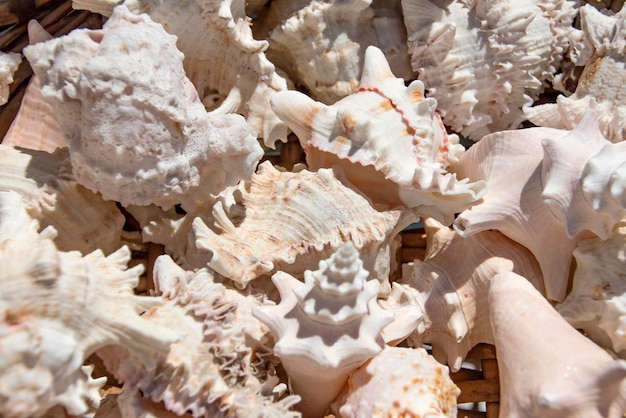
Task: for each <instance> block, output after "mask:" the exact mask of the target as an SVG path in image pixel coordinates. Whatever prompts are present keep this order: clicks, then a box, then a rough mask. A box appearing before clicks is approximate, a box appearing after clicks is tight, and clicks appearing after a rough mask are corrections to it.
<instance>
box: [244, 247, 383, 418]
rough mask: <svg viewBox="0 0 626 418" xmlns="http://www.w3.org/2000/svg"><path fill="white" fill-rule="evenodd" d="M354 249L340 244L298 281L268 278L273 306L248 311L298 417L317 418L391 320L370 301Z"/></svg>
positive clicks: (370, 287) (372, 285)
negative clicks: (275, 293)
mask: <svg viewBox="0 0 626 418" xmlns="http://www.w3.org/2000/svg"><path fill="white" fill-rule="evenodd" d="M368 275H369V273H368V272H367V270H364V269H363V262H362V261H361V260H360V258H359V253H358V251H357V250H356V247H355V246H354V244H352V243H351V242H348V243H346V244H344V245H343V246H342V247H340V248H339V249H338V250H337V251H336V252H335V253H333V255H332V256H331V257H330V258H329V259H328V260H323V261H320V265H319V269H318V270H316V271H310V270H307V271H306V272H305V276H304V277H305V282H304V283H302V282H300V281H299V280H298V279H296V278H294V277H293V276H290V275H288V274H286V273H283V272H278V273H276V274H275V275H274V276H272V281H273V282H274V284H275V285H276V287H277V288H278V290H279V292H280V298H281V302H280V304H279V305H277V306H272V307H261V308H254V309H253V311H252V313H253V314H254V315H255V316H256V317H257V318H259V319H260V320H261V321H263V322H264V323H265V324H266V325H267V326H268V327H269V328H270V330H271V332H272V335H273V336H274V339H275V344H274V353H275V354H276V355H277V356H278V357H279V358H280V360H281V362H282V364H283V366H284V367H285V370H286V371H287V375H288V376H289V381H290V384H291V387H292V388H293V391H294V392H295V393H297V394H299V395H300V396H302V402H301V403H300V404H298V405H296V407H297V408H298V409H299V410H300V411H302V412H303V416H304V417H323V416H324V413H325V412H326V410H327V409H328V407H329V405H330V403H331V401H332V400H333V399H335V397H337V395H338V394H339V392H340V391H341V388H342V387H343V385H344V384H345V382H346V379H347V378H348V374H349V373H350V372H351V371H352V370H354V369H355V368H357V367H359V366H360V365H361V364H363V363H364V362H365V361H367V360H368V359H369V358H371V357H373V356H374V355H376V354H377V353H379V352H380V351H381V350H382V347H383V341H382V338H381V335H380V333H381V331H382V329H383V328H384V327H385V326H386V325H388V324H389V323H391V322H392V321H393V319H394V314H393V312H392V311H385V310H384V309H382V308H381V307H380V306H379V305H378V304H377V302H376V297H377V294H378V287H379V283H378V281H376V280H367V276H368Z"/></svg>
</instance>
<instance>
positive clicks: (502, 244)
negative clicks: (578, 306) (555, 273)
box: [387, 219, 544, 371]
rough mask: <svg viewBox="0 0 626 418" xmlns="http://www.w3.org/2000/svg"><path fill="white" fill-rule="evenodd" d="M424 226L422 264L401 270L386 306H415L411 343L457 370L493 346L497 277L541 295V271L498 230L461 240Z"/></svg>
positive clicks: (438, 227) (432, 223)
mask: <svg viewBox="0 0 626 418" xmlns="http://www.w3.org/2000/svg"><path fill="white" fill-rule="evenodd" d="M423 222H424V226H425V229H426V236H427V243H428V248H427V250H426V256H425V258H424V261H420V260H415V261H413V262H412V263H408V264H405V265H403V266H402V278H401V279H400V280H399V281H398V282H396V283H394V289H392V292H391V296H390V298H389V300H388V302H387V303H388V304H389V305H390V306H391V307H399V306H402V305H404V304H409V305H413V307H414V309H416V310H417V311H418V312H419V313H420V315H419V316H420V323H419V324H418V325H417V327H416V330H415V332H414V333H413V334H412V335H411V336H409V344H410V345H412V346H415V347H419V346H421V345H422V344H423V343H428V344H430V345H431V346H432V348H433V355H434V356H435V357H436V358H437V359H438V360H439V361H441V362H442V363H444V364H449V365H450V368H451V369H452V370H454V371H457V370H459V369H460V368H461V365H462V363H463V360H464V359H465V356H466V355H467V353H468V352H469V351H470V349H472V347H474V346H475V345H477V344H478V343H489V344H493V336H492V335H491V328H490V326H489V304H488V303H487V297H488V290H489V283H490V282H491V280H492V279H493V277H494V276H495V275H496V274H498V273H499V272H502V271H515V272H516V273H518V274H523V275H524V276H525V277H527V278H528V280H530V281H531V282H532V283H533V285H534V286H535V287H536V288H537V289H539V290H540V291H542V292H543V290H544V289H543V280H542V277H541V271H540V270H539V266H538V264H537V262H536V261H535V259H534V257H533V256H532V254H531V253H530V252H529V251H528V250H526V249H525V248H524V247H522V246H521V245H519V244H517V243H515V242H513V241H512V240H510V239H508V238H507V237H505V236H504V235H502V234H501V233H500V232H498V231H483V232H480V233H477V234H474V235H471V236H468V237H467V238H462V237H461V236H459V235H458V234H457V233H456V232H455V231H454V230H452V229H450V228H448V227H445V226H443V225H441V224H440V223H438V222H437V221H435V220H433V219H424V221H423ZM404 292H409V293H410V294H411V295H410V296H407V295H404V294H403V293H404ZM406 297H408V298H409V299H408V301H403V300H402V298H406Z"/></svg>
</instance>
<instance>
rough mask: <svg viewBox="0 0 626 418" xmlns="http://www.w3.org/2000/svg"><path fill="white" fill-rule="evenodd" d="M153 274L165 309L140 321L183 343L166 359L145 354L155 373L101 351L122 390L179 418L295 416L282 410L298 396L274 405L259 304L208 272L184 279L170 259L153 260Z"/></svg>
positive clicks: (155, 310) (119, 355) (137, 360)
mask: <svg viewBox="0 0 626 418" xmlns="http://www.w3.org/2000/svg"><path fill="white" fill-rule="evenodd" d="M154 272H155V286H156V287H157V289H158V290H159V292H162V294H163V298H164V299H165V302H164V303H163V304H162V305H160V306H158V307H155V308H153V309H152V310H150V311H148V312H147V313H146V314H144V316H143V319H144V320H145V321H146V322H148V323H150V324H151V325H153V326H159V327H164V328H168V329H172V330H174V329H175V330H177V332H179V333H181V334H182V338H181V339H180V340H179V341H177V342H175V343H174V344H172V345H171V347H170V350H169V352H165V353H163V352H161V353H156V352H155V353H151V354H150V355H151V356H154V359H155V363H156V366H155V367H153V368H148V367H145V366H144V364H143V363H144V359H142V358H141V357H138V356H134V355H132V354H131V355H129V354H128V353H124V352H122V351H120V350H119V349H109V348H108V347H105V348H103V349H101V350H99V351H98V355H99V356H100V357H101V358H102V359H103V361H104V363H105V365H106V367H107V369H108V370H110V371H111V372H112V373H113V374H114V376H115V377H116V379H118V381H121V382H123V383H124V391H129V393H135V392H136V391H137V390H140V391H141V393H142V394H143V396H144V397H146V398H148V399H150V400H152V401H154V402H163V404H164V406H165V408H166V409H167V410H168V411H172V412H174V413H176V414H178V415H182V414H183V413H185V412H186V411H189V412H191V415H192V416H194V417H227V416H228V417H244V416H245V417H268V418H269V417H276V418H277V417H295V416H297V413H295V412H293V411H289V410H288V409H289V407H290V406H291V404H293V403H294V402H296V401H297V400H298V398H297V397H293V396H287V397H285V398H283V399H282V400H281V401H275V400H274V396H275V395H276V394H275V393H274V390H273V389H274V388H275V387H276V386H277V385H278V384H279V381H278V378H277V377H276V376H274V375H273V373H274V371H273V368H272V365H271V364H270V362H269V361H268V354H269V352H268V351H269V349H268V348H266V345H267V344H268V342H269V341H266V340H267V339H268V337H269V335H268V331H267V328H265V326H263V324H262V323H261V322H260V321H258V320H257V319H256V318H254V317H253V316H252V314H251V310H252V308H253V307H254V306H261V305H262V304H263V302H262V300H261V299H260V298H258V297H256V296H254V295H250V294H248V295H246V294H242V293H239V292H238V291H236V290H234V289H232V288H229V287H227V286H225V285H223V284H220V283H218V282H217V281H216V280H215V277H214V275H213V274H212V273H211V272H210V271H207V270H206V269H205V270H200V271H198V272H195V273H194V272H186V271H184V270H182V269H181V268H180V267H178V266H176V265H175V264H174V262H173V261H172V260H171V258H169V257H168V256H161V257H159V258H158V259H157V261H156V263H155V268H154ZM276 396H277V395H276Z"/></svg>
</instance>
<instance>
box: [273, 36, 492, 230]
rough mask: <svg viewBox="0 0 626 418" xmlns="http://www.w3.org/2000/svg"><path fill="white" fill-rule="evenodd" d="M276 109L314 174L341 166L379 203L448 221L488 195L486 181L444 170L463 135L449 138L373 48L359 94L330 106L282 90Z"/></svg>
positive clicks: (416, 92)
mask: <svg viewBox="0 0 626 418" xmlns="http://www.w3.org/2000/svg"><path fill="white" fill-rule="evenodd" d="M271 104H272V107H273V108H274V110H275V111H276V113H277V114H278V116H279V117H280V118H281V119H283V120H284V121H285V122H286V123H287V124H288V125H289V127H290V128H291V129H293V131H294V132H295V133H296V135H297V136H298V139H299V140H300V143H301V144H302V146H303V147H304V149H305V151H306V153H307V163H308V165H309V167H310V168H311V169H318V168H320V167H331V166H334V165H337V166H340V167H341V168H342V169H343V171H344V172H345V174H346V177H347V178H348V180H349V181H350V182H351V183H352V184H354V185H355V186H356V187H357V188H359V190H361V191H362V192H363V193H364V194H366V195H367V196H368V197H369V198H370V199H371V200H372V201H373V202H374V203H375V204H380V205H386V206H388V207H397V206H403V207H409V208H410V209H412V210H414V211H415V212H416V213H417V214H426V215H429V216H432V217H435V218H437V219H439V220H440V221H442V222H444V223H450V222H452V219H453V215H454V213H458V212H460V211H462V210H463V209H464V208H466V207H468V206H469V205H471V204H472V203H473V202H475V201H476V200H478V199H480V197H481V196H482V195H483V194H484V192H485V188H484V184H483V183H482V182H477V183H469V182H468V181H466V180H461V181H458V180H457V179H456V176H455V175H453V174H450V173H448V172H447V171H446V168H447V166H448V165H449V164H450V163H452V162H455V161H457V160H458V158H459V156H460V155H461V154H462V153H463V152H464V148H463V146H462V145H460V144H458V137H457V136H456V135H450V136H449V135H447V133H446V131H445V129H444V127H443V124H442V123H441V119H440V118H439V116H438V115H437V114H436V113H435V109H436V107H437V102H436V101H435V100H434V99H425V98H424V85H423V84H422V83H421V82H420V81H413V82H412V83H411V84H410V85H409V86H408V87H406V86H405V85H404V81H403V80H402V79H399V78H395V76H394V75H393V74H392V73H391V69H390V68H389V64H388V63H387V61H386V59H385V56H384V55H383V53H382V52H381V51H380V50H379V49H378V48H376V47H372V46H370V47H368V48H367V50H366V52H365V63H364V68H363V74H362V76H361V82H360V85H359V88H358V90H357V92H356V93H354V94H352V95H350V96H348V97H346V98H344V99H342V100H340V101H338V102H337V103H334V104H333V105H331V106H325V105H324V104H322V103H319V102H315V101H313V100H311V99H309V98H308V97H307V96H305V95H304V94H301V93H298V92H291V91H290V92H282V93H277V94H276V95H275V96H274V97H273V98H272V100H271Z"/></svg>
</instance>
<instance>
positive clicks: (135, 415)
mask: <svg viewBox="0 0 626 418" xmlns="http://www.w3.org/2000/svg"><path fill="white" fill-rule="evenodd" d="M180 417H181V415H178V414H175V413H173V412H170V411H168V410H166V409H165V408H164V406H163V403H156V402H152V401H151V400H149V399H146V398H142V397H141V395H140V394H138V393H137V394H134V393H130V392H127V391H124V390H123V391H122V392H120V393H119V394H114V395H107V396H106V397H105V398H104V399H103V400H102V403H101V404H100V407H99V408H98V411H97V412H96V415H95V416H94V418H180ZM182 417H183V418H193V416H192V415H191V414H184V415H182Z"/></svg>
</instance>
